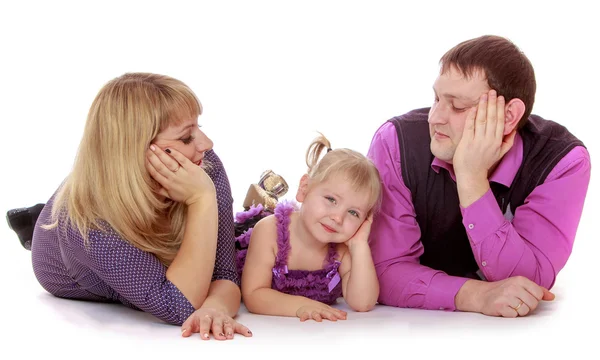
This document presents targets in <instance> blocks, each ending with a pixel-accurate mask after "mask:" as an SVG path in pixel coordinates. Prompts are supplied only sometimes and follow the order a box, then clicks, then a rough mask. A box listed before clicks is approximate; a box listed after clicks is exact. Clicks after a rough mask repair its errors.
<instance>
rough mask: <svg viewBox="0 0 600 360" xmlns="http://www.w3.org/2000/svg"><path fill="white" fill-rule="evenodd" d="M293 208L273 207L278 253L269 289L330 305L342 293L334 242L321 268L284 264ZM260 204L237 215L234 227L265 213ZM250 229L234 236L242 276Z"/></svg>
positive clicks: (283, 203) (287, 204)
mask: <svg viewBox="0 0 600 360" xmlns="http://www.w3.org/2000/svg"><path fill="white" fill-rule="evenodd" d="M294 211H295V207H294V205H293V204H291V203H289V202H285V201H284V202H280V203H279V204H277V206H276V207H275V212H274V213H275V218H276V219H277V256H276V258H275V266H274V267H273V280H272V281H271V288H272V289H275V290H278V291H281V292H282V293H285V294H290V295H300V296H304V297H307V298H309V299H312V300H316V301H320V302H322V303H325V304H328V305H330V304H333V303H335V302H336V300H337V299H338V298H339V297H341V296H342V282H341V277H340V274H339V272H338V268H339V266H340V262H339V261H338V260H336V257H337V252H336V244H333V243H331V244H329V251H328V253H327V256H326V258H325V260H324V264H323V268H322V269H320V270H314V271H309V270H291V269H288V267H287V261H288V256H289V253H290V249H291V246H290V231H289V225H290V222H291V214H292V213H293V212H294ZM268 215H269V213H267V212H264V211H263V208H262V206H261V205H258V206H256V207H252V208H250V209H249V210H248V211H245V212H242V213H238V214H236V219H235V220H236V226H238V228H240V225H241V224H243V223H245V222H248V221H249V220H250V219H254V220H255V221H253V224H252V226H253V225H254V224H256V219H257V218H262V217H265V216H268ZM251 234H252V228H248V229H247V230H246V231H245V232H243V233H241V234H240V235H239V236H237V237H236V240H237V244H236V245H237V248H238V253H237V267H238V272H239V274H240V276H241V272H242V270H243V267H244V263H245V259H246V251H247V247H248V243H249V241H250V235H251Z"/></svg>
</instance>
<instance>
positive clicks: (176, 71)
mask: <svg viewBox="0 0 600 360" xmlns="http://www.w3.org/2000/svg"><path fill="white" fill-rule="evenodd" d="M417 3H418V4H417ZM590 3H591V1H590V2H589V3H588V2H583V1H562V2H556V3H555V2H549V1H546V2H543V3H542V2H539V3H537V2H525V1H501V2H494V1H481V0H480V1H446V2H440V3H437V2H426V1H421V2H418V1H413V2H410V3H409V4H401V2H400V1H390V2H382V1H372V0H371V1H364V2H354V1H336V2H334V1H324V0H321V1H306V0H305V1H298V2H288V1H235V2H234V1H213V2H200V1H194V2H192V1H189V2H183V1H174V0H170V1H164V2H159V1H144V2H130V1H114V2H113V1H97V2H91V1H89V2H85V1H80V2H75V1H73V2H65V1H47V2H42V1H39V2H32V1H19V2H10V3H9V2H8V1H6V2H5V1H2V2H1V5H0V71H1V73H2V74H1V75H2V76H1V78H0V121H1V123H0V124H1V125H0V129H1V130H0V149H1V152H0V154H1V155H0V156H1V162H0V169H2V170H1V179H2V182H1V183H2V188H1V190H0V191H1V197H0V210H2V211H3V212H5V211H7V210H9V209H11V208H15V207H23V206H30V205H33V204H35V203H38V202H45V201H46V200H47V199H48V198H49V197H50V195H51V194H52V193H53V192H54V190H55V189H56V187H57V186H58V185H59V183H60V182H61V181H62V180H63V178H64V177H65V176H66V175H67V174H68V172H69V170H70V168H71V165H72V163H73V159H74V156H75V153H76V150H77V146H78V143H79V140H80V137H81V133H82V129H83V126H84V123H85V119H86V115H87V111H88V108H89V106H90V104H91V102H92V100H93V98H94V97H95V95H96V93H97V92H98V90H99V89H100V88H101V87H102V86H103V85H104V83H106V82H107V81H108V80H110V79H112V78H114V77H116V76H119V75H121V74H123V73H125V72H133V71H147V72H156V73H163V74H167V75H170V76H173V77H176V78H178V79H180V80H182V81H184V82H185V83H187V84H188V85H189V86H190V87H191V88H192V89H193V90H194V91H195V92H196V94H197V95H198V97H199V98H200V100H201V102H202V104H203V106H204V110H205V112H204V114H203V115H202V116H201V117H200V123H201V124H202V125H203V130H205V132H206V133H207V134H208V135H209V136H210V137H212V139H213V140H214V142H215V150H216V151H217V153H218V154H219V156H220V157H221V159H222V160H223V162H224V163H225V166H226V169H227V172H228V174H229V178H230V181H231V186H232V191H233V196H234V198H235V201H236V202H235V204H234V206H235V209H234V210H235V211H239V210H241V204H242V202H243V199H244V196H245V194H246V190H247V188H248V186H249V185H250V184H251V183H253V182H256V181H257V180H258V177H259V175H260V174H261V173H262V171H263V170H265V169H273V170H274V171H275V172H277V173H279V174H281V175H283V176H284V178H285V179H286V180H287V181H288V183H289V184H290V192H289V193H288V195H286V197H290V196H292V195H293V194H294V192H295V189H296V186H297V182H298V180H299V178H300V176H301V175H302V173H303V171H305V164H304V153H305V151H306V147H307V145H308V144H309V143H310V141H311V140H312V138H313V137H314V136H315V135H316V131H321V132H323V133H324V134H325V135H326V136H328V137H329V138H330V140H331V141H332V144H333V147H351V148H354V149H356V150H359V151H362V152H363V153H366V151H367V149H368V146H369V143H370V141H371V137H372V135H373V133H374V132H375V130H376V129H377V128H378V127H379V126H380V125H381V124H382V123H383V122H384V121H385V120H387V119H389V118H391V117H393V116H396V115H399V114H402V113H403V112H406V111H408V110H411V109H414V108H418V107H424V106H429V105H430V104H431V102H432V100H433V93H432V90H431V86H432V83H433V81H434V79H435V77H436V75H437V70H438V68H437V66H438V60H439V58H440V57H441V56H442V54H443V53H444V52H445V51H446V50H448V49H449V48H451V47H452V46H454V45H456V44H457V43H459V42H461V41H463V40H466V39H469V38H472V37H477V36H480V35H483V34H496V35H501V36H505V37H508V38H510V39H511V40H513V41H514V42H515V43H516V44H517V45H518V46H519V47H520V48H521V49H522V50H523V51H524V52H525V53H526V55H527V56H528V57H529V58H530V60H531V61H532V63H533V65H534V68H535V70H536V76H537V84H538V92H537V97H536V103H535V106H534V113H536V114H538V115H541V116H543V117H545V118H548V119H552V120H555V121H557V122H559V123H561V124H563V125H565V126H567V127H568V128H569V130H571V131H572V132H573V133H574V134H575V135H576V136H578V137H579V138H580V139H582V140H583V141H584V143H585V144H586V145H587V147H588V150H589V151H590V153H591V156H592V162H593V163H594V164H595V158H596V151H597V150H596V148H597V146H598V145H597V140H596V137H597V135H596V133H595V130H596V129H597V122H598V120H600V119H599V117H598V112H597V109H598V101H597V85H598V81H599V77H598V39H597V36H598V34H600V29H599V26H598V22H597V16H596V14H597V12H596V11H593V10H592V7H591V5H590ZM594 171H595V169H594V168H593V169H592V181H591V184H590V189H589V192H588V198H587V201H586V204H585V208H584V214H583V217H582V220H581V223H580V227H579V231H578V234H577V239H576V242H575V246H574V249H573V253H572V256H571V258H570V260H569V262H568V264H567V266H566V267H565V268H564V269H563V271H562V272H561V273H560V274H559V276H558V279H557V283H556V286H555V287H554V289H553V291H554V292H555V293H556V295H557V299H556V300H555V301H554V302H553V303H546V304H543V305H542V306H541V307H540V308H539V309H538V311H537V312H536V313H535V314H534V315H532V316H529V317H526V318H519V319H501V318H491V317H486V316H483V315H479V314H467V313H448V312H441V311H424V310H410V309H396V308H387V307H377V308H376V309H375V310H374V311H373V312H371V313H367V314H355V313H350V314H349V319H348V320H347V321H345V322H338V323H322V324H316V323H299V322H298V321H297V319H289V318H273V317H264V316H256V315H249V314H248V313H247V312H246V311H245V310H244V309H242V310H241V315H240V317H239V320H240V321H241V322H244V323H245V324H246V325H248V326H249V327H250V328H251V330H252V331H253V332H254V335H255V336H254V338H252V339H245V338H241V337H239V338H236V339H235V340H234V341H229V342H226V343H218V342H216V341H209V342H203V341H201V340H200V339H199V338H198V337H194V338H190V339H182V338H180V337H179V328H178V327H174V326H168V325H163V324H160V323H159V322H157V321H156V320H155V319H154V318H153V317H151V316H149V315H148V314H143V313H140V312H135V311H132V310H129V309H126V308H125V307H123V306H120V305H105V304H92V303H83V302H77V301H66V300H61V299H56V298H53V297H52V296H50V295H48V294H47V293H46V292H45V291H44V290H43V289H42V288H41V287H40V286H39V285H38V283H37V282H36V279H35V277H34V275H33V272H32V270H31V259H30V252H28V251H25V250H24V249H23V248H21V245H20V244H19V242H18V239H17V237H16V235H15V234H14V233H13V232H11V231H10V230H9V229H8V227H7V226H6V223H5V222H0V253H1V254H2V255H3V256H2V261H0V274H1V283H0V289H1V290H0V304H1V305H0V309H1V310H2V312H3V314H2V321H1V322H0V343H2V344H3V345H2V346H0V353H6V354H8V353H10V352H13V351H14V352H16V354H18V355H11V357H10V358H13V357H16V356H19V357H20V356H24V355H32V356H33V358H36V359H45V358H58V357H63V358H68V359H70V358H83V359H86V358H113V357H115V358H125V357H131V356H139V357H140V358H142V357H144V358H148V357H152V358H183V357H187V356H194V357H204V356H219V357H223V356H225V357H226V358H229V357H233V356H238V355H239V356H251V357H254V356H259V357H261V358H263V357H264V358H278V359H285V358H286V357H290V358H305V357H314V358H325V357H332V356H341V355H344V356H346V355H347V356H350V355H354V354H356V355H358V356H359V357H360V358H364V357H368V356H371V357H374V356H380V355H381V354H382V353H383V352H384V351H385V352H386V354H387V353H390V354H389V355H387V356H390V357H392V358H398V359H406V358H408V357H413V356H418V357H425V358H435V357H437V358H448V357H451V358H454V357H456V358H460V359H464V358H477V359H481V358H525V356H527V357H535V358H546V357H548V356H551V357H553V358H554V357H557V356H560V357H565V356H572V355H574V354H575V353H580V352H581V351H586V352H591V354H595V355H591V354H590V356H597V354H598V350H597V347H596V346H594V345H595V344H594V343H595V342H596V343H597V334H598V331H597V327H598V324H599V323H600V322H599V317H598V310H597V308H598V306H597V297H598V295H599V292H598V275H599V272H598V265H597V258H598V252H599V250H600V247H599V245H598V236H597V235H596V233H595V228H594V221H596V223H597V219H596V218H595V214H596V213H597V210H598V200H599V199H598V190H597V186H598V181H597V179H596V178H595V173H594ZM341 306H342V307H343V306H344V305H341ZM567 343H569V344H570V345H567ZM253 354H255V355H253ZM286 354H288V355H286ZM0 357H2V358H8V357H5V356H4V355H2V356H0Z"/></svg>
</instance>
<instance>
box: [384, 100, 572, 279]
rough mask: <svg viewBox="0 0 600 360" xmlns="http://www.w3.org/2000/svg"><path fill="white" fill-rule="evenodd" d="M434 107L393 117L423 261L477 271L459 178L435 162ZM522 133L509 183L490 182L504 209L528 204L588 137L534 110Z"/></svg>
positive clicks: (466, 273) (457, 272)
mask: <svg viewBox="0 0 600 360" xmlns="http://www.w3.org/2000/svg"><path fill="white" fill-rule="evenodd" d="M428 114H429V108H423V109H416V110H413V111H411V112H408V113H406V114H404V115H401V116H397V117H394V118H392V119H390V120H388V121H390V122H392V123H393V124H394V125H395V127H396V131H397V133H398V144H399V149H400V156H401V159H400V161H401V166H402V169H401V170H402V177H403V179H404V183H405V184H406V187H407V188H408V189H409V190H410V192H411V194H412V201H413V205H414V207H415V212H416V220H417V223H418V224H419V228H420V230H421V242H422V244H423V248H424V253H423V255H422V256H421V258H420V263H421V264H422V265H425V266H428V267H430V268H433V269H436V270H442V271H444V272H445V273H447V274H449V275H454V276H463V277H472V275H473V274H474V273H475V272H476V271H477V270H478V269H479V268H478V266H477V263H476V262H475V258H474V256H473V251H472V250H471V245H470V244H469V239H468V238H467V232H466V230H465V228H464V226H463V224H462V214H461V212H460V207H459V199H458V191H457V188H456V183H455V182H454V181H453V180H452V178H451V177H450V174H449V173H448V171H445V170H440V172H439V174H438V173H436V172H435V171H434V170H433V169H432V168H431V163H432V161H433V158H434V156H433V154H432V153H431V150H430V147H429V146H430V141H431V137H430V135H429V124H428V122H427V118H428ZM519 134H520V135H521V137H522V138H523V162H522V163H521V167H520V168H519V170H518V171H517V174H516V176H515V179H514V180H513V183H512V184H511V186H510V187H505V186H503V185H502V184H498V183H494V182H491V183H490V187H491V188H492V191H493V193H494V195H495V197H496V200H497V202H498V206H499V207H500V209H501V211H502V213H503V214H505V213H506V210H507V207H508V206H509V204H510V211H511V212H512V214H515V212H516V209H517V208H518V207H519V206H521V205H523V203H524V202H525V198H526V197H527V196H528V195H529V194H530V193H531V192H532V191H533V189H534V188H535V187H536V186H538V185H539V184H542V183H543V182H544V180H545V179H546V177H547V176H548V174H549V173H550V171H551V170H552V169H553V168H554V166H555V165H556V164H557V163H558V162H559V161H560V160H561V159H562V158H563V157H564V156H565V155H566V154H567V153H568V152H569V151H571V150H572V149H573V148H574V147H575V146H583V143H582V142H581V141H579V140H578V139H577V138H575V137H574V136H573V135H572V134H571V133H569V132H568V130H567V129H566V128H565V127H564V126H562V125H559V124H557V123H555V122H553V121H550V120H544V119H542V118H541V117H539V116H536V115H531V116H530V117H529V121H528V122H527V124H526V125H525V126H524V127H523V128H522V129H521V130H519Z"/></svg>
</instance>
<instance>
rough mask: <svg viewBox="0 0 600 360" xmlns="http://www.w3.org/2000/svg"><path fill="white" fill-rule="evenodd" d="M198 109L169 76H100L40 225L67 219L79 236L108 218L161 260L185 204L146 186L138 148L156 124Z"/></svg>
mask: <svg viewBox="0 0 600 360" xmlns="http://www.w3.org/2000/svg"><path fill="white" fill-rule="evenodd" d="M201 113H202V105H201V103H200V101H199V100H198V99H197V97H196V95H195V94H194V93H193V92H192V90H191V89H190V88H189V87H188V86H187V85H185V84H184V83H182V82H181V81H179V80H177V79H173V78H171V77H168V76H164V75H157V74H149V73H128V74H124V75H122V76H120V77H117V78H115V79H113V80H111V81H110V82H108V83H107V84H106V85H105V86H104V87H103V88H102V89H101V90H100V92H99V93H98V95H97V96H96V98H95V100H94V102H93V103H92V106H91V108H90V110H89V113H88V117H87V122H86V125H85V129H84V133H83V138H82V139H81V143H80V145H79V149H78V153H77V156H76V159H75V163H74V165H73V169H72V171H71V173H70V174H69V176H68V177H67V178H66V179H65V181H64V183H63V185H62V186H61V188H60V189H59V191H58V193H57V195H56V198H55V201H54V206H53V208H52V221H53V223H52V224H49V225H48V226H46V228H47V229H50V228H53V227H56V226H57V224H58V221H59V220H67V221H68V222H69V223H70V224H71V225H73V226H75V227H76V228H77V229H78V231H79V232H80V233H81V235H82V236H83V238H84V239H85V242H86V244H87V243H88V242H89V239H88V237H87V235H88V232H89V231H90V230H91V229H97V230H101V231H103V230H106V228H105V225H108V226H110V227H111V228H112V229H113V230H114V231H116V232H117V233H118V234H119V235H120V236H121V237H122V238H123V239H125V240H126V241H129V242H130V243H131V244H132V245H134V246H135V247H137V248H139V249H141V250H143V251H146V252H149V253H152V254H154V255H155V256H156V257H157V258H158V259H159V260H160V261H161V262H162V263H163V264H164V265H165V266H169V265H170V264H171V262H172V261H173V259H174V257H175V255H176V253H177V251H178V249H179V247H180V245H181V241H182V239H183V230H184V223H185V211H186V209H185V206H184V205H183V204H182V203H178V202H173V201H167V202H165V201H164V200H162V199H161V198H160V196H159V195H158V194H157V193H156V192H155V191H154V190H155V189H156V188H157V186H156V182H155V181H154V180H153V179H152V178H151V176H150V174H149V173H148V171H147V169H146V167H145V161H146V160H145V159H146V150H147V149H148V147H149V146H150V144H151V142H152V141H153V140H154V138H155V137H156V136H157V135H158V133H159V132H161V131H162V130H164V129H165V128H167V127H169V126H170V125H178V124H180V123H181V122H182V121H184V120H187V119H190V118H192V119H196V118H197V117H198V116H199V115H200V114H201Z"/></svg>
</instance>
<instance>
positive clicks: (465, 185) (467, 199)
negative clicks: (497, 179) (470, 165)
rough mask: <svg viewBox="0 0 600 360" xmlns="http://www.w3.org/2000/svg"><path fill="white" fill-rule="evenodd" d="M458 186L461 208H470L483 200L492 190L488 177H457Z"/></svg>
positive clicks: (479, 175) (477, 175)
mask: <svg viewBox="0 0 600 360" xmlns="http://www.w3.org/2000/svg"><path fill="white" fill-rule="evenodd" d="M456 186H457V191H458V198H459V201H460V206H462V207H463V208H466V207H469V206H470V205H471V204H473V203H474V202H476V201H477V200H479V199H481V197H482V196H483V195H485V193H486V192H488V190H489V189H490V182H489V180H488V178H487V175H483V174H476V175H472V174H469V175H458V174H457V175H456Z"/></svg>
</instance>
